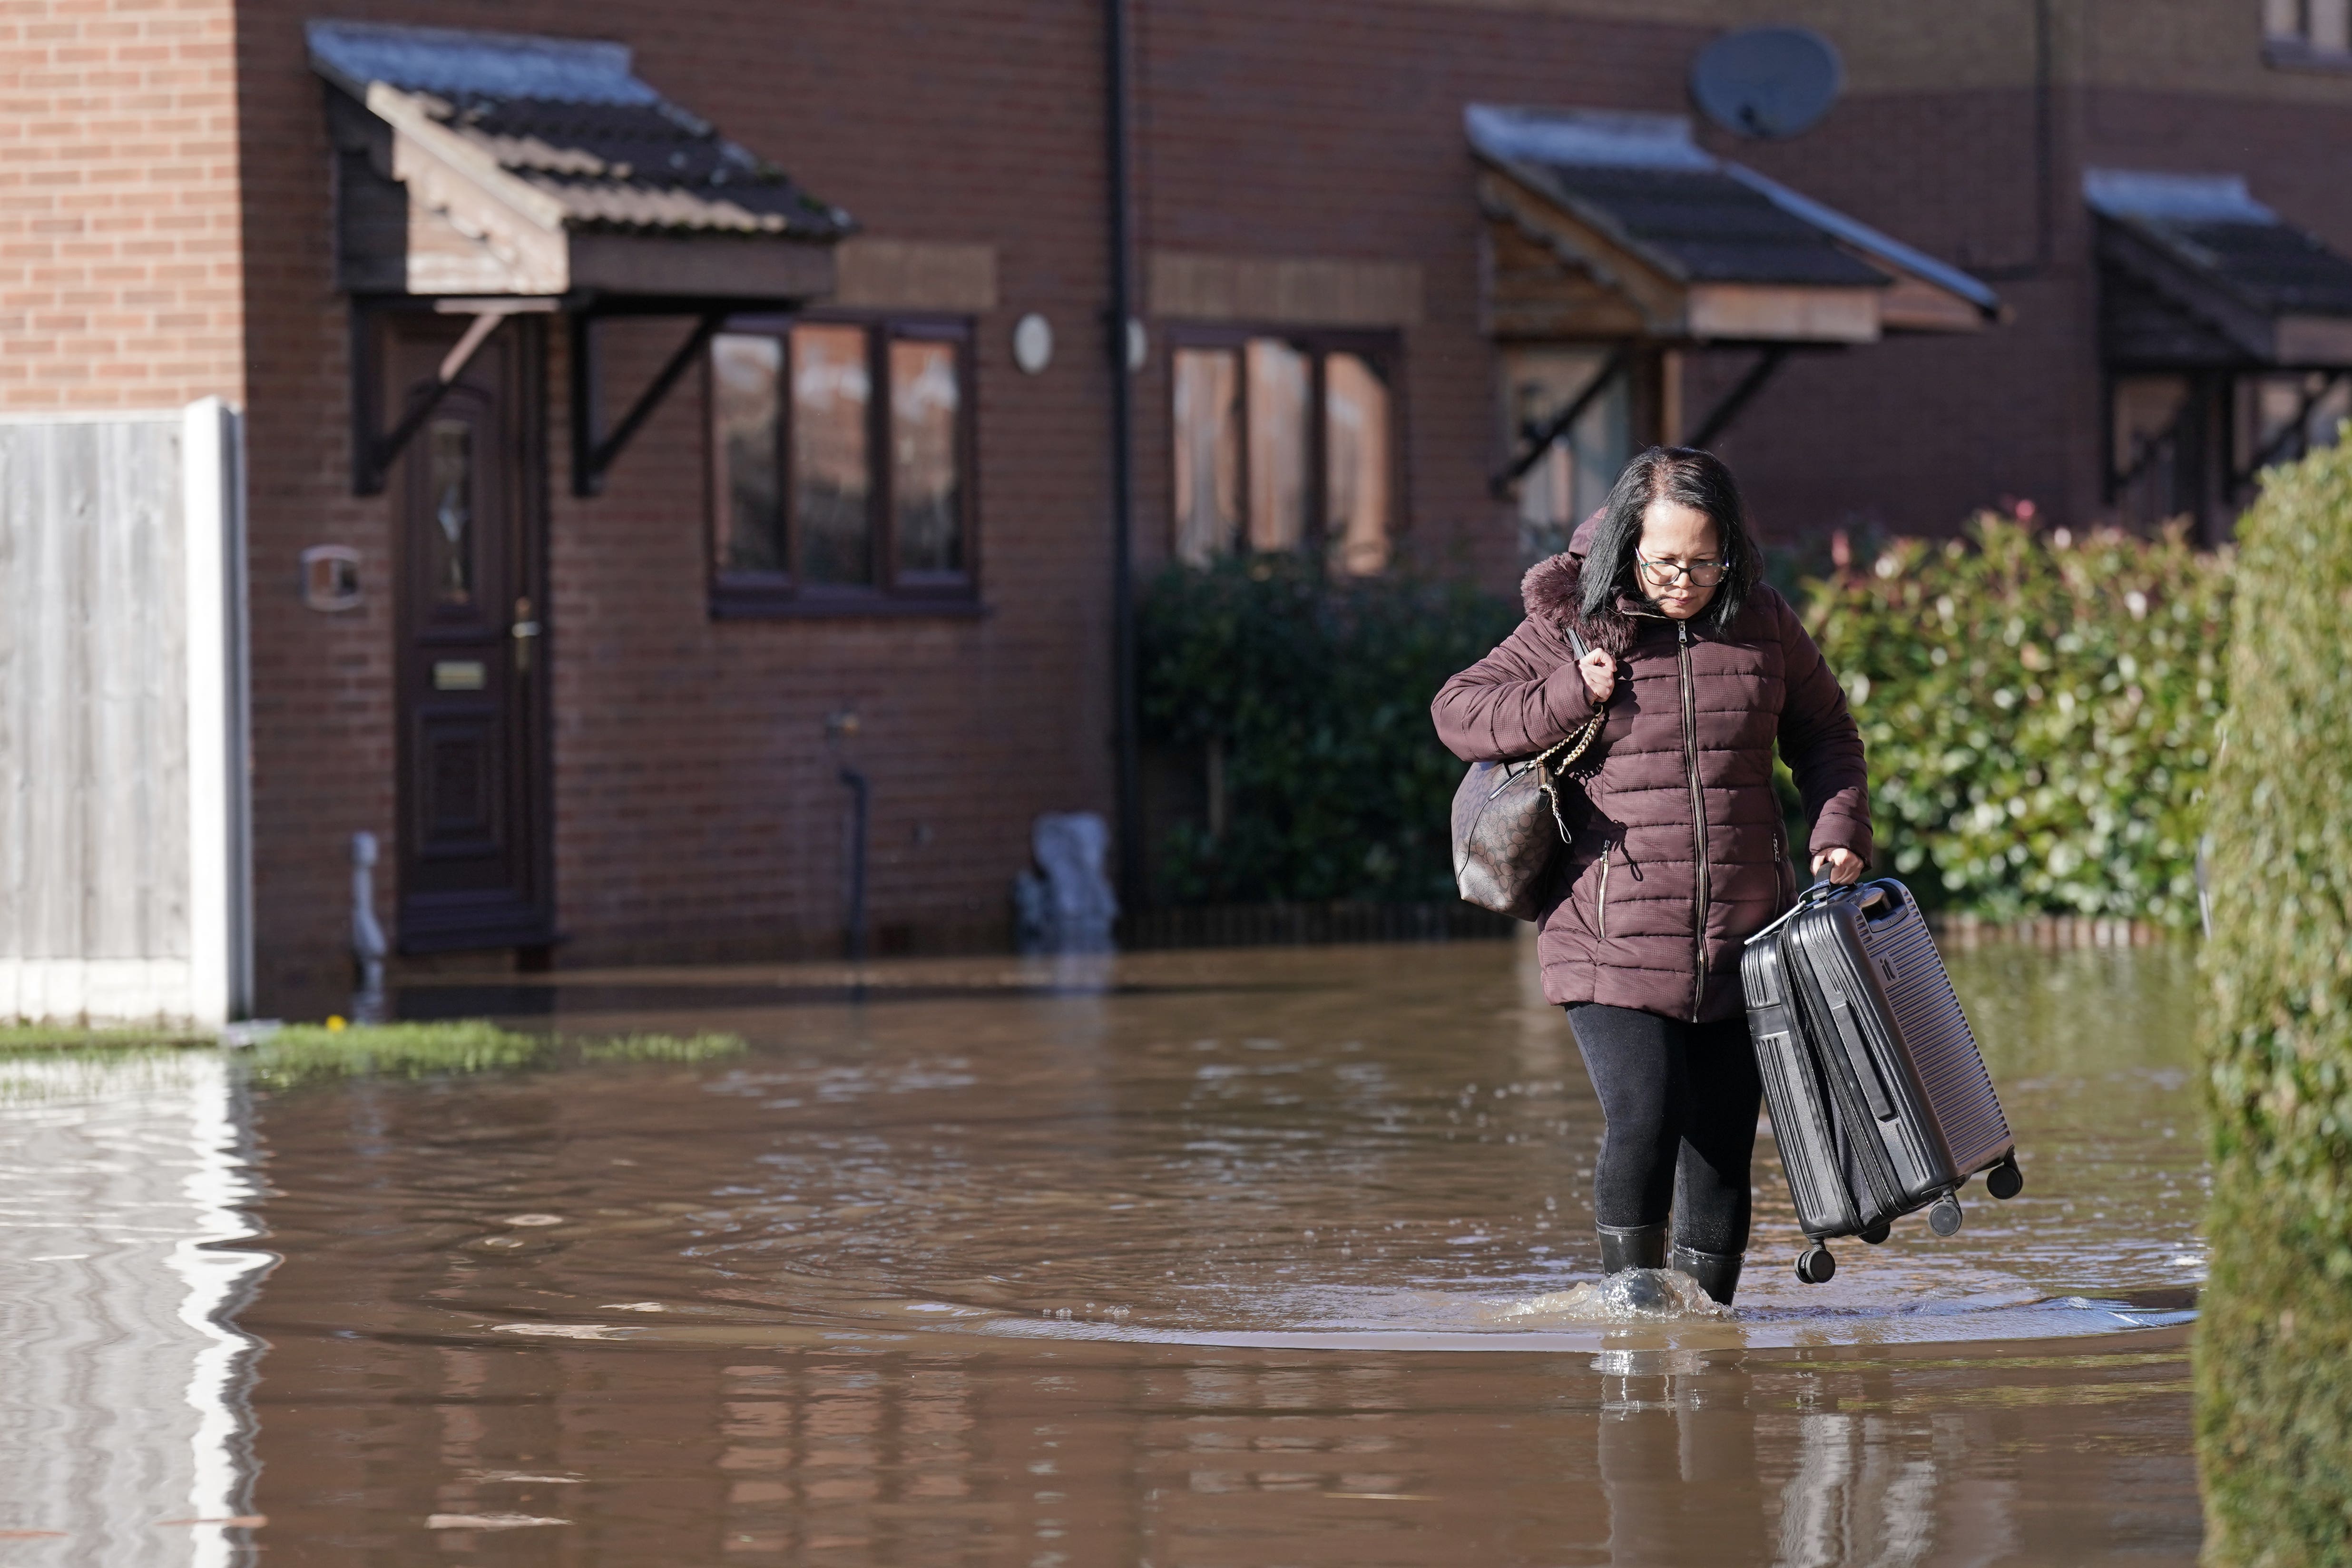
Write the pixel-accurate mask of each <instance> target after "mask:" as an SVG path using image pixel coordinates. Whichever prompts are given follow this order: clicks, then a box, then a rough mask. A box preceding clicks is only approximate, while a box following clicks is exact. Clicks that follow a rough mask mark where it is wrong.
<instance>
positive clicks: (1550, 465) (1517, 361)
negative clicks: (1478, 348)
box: [1503, 348, 1633, 565]
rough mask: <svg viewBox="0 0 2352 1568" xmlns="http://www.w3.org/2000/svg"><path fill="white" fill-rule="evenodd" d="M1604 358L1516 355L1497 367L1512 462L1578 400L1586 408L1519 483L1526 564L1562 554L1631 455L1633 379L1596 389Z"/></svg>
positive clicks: (1558, 352)
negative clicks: (1571, 537) (1589, 394)
mask: <svg viewBox="0 0 2352 1568" xmlns="http://www.w3.org/2000/svg"><path fill="white" fill-rule="evenodd" d="M1609 361H1610V355H1609V353H1608V352H1607V351H1606V350H1604V349H1599V348H1542V349H1520V350H1517V351H1514V352H1512V353H1508V354H1507V356H1506V357H1505V359H1504V362H1503V411H1504V416H1505V417H1504V432H1503V435H1504V450H1505V451H1507V452H1508V453H1509V454H1510V455H1511V457H1512V459H1513V460H1514V461H1516V460H1517V458H1518V457H1519V456H1520V455H1521V454H1522V453H1525V452H1527V451H1528V449H1529V448H1530V447H1532V446H1533V445H1534V443H1535V442H1537V441H1538V440H1540V439H1541V438H1542V437H1543V436H1544V434H1545V432H1547V431H1549V429H1550V428H1551V427H1552V426H1553V425H1555V424H1557V423H1558V422H1559V416H1561V415H1562V414H1564V413H1566V412H1567V411H1568V409H1569V407H1570V405H1572V404H1574V403H1575V402H1576V401H1577V400H1578V399H1579V398H1580V397H1584V395H1585V394H1586V392H1587V391H1591V392H1592V395H1591V397H1590V398H1587V399H1586V400H1585V405H1584V410H1583V412H1582V413H1580V414H1579V415H1578V416H1576V419H1575V422H1574V423H1573V424H1571V425H1570V426H1569V427H1568V430H1567V432H1566V433H1565V434H1563V435H1562V436H1560V437H1559V439H1558V440H1555V441H1553V442H1552V443H1551V444H1550V445H1549V446H1548V447H1545V448H1544V450H1543V453H1542V455H1541V456H1540V457H1538V458H1536V460H1535V463H1534V466H1533V467H1531V468H1528V471H1527V472H1526V473H1525V474H1523V475H1521V476H1520V478H1519V482H1518V510H1519V557H1520V559H1521V561H1522V562H1523V563H1526V564H1528V565H1533V564H1534V563H1537V562H1538V561H1541V560H1543V559H1544V558H1545V557H1547V556H1550V555H1557V554H1559V552H1561V551H1563V550H1566V549H1567V548H1568V542H1569V539H1570V536H1571V535H1573V534H1574V533H1575V532H1576V528H1577V524H1579V523H1580V522H1582V521H1584V520H1585V519H1586V518H1588V517H1590V516H1591V515H1592V513H1593V512H1594V511H1595V510H1599V508H1600V507H1601V503H1602V502H1604V501H1606V500H1608V499H1609V488H1610V487H1611V486H1612V485H1613V484H1615V483H1616V482H1617V474H1618V470H1619V469H1621V468H1624V466H1625V464H1626V461H1627V460H1628V459H1629V458H1632V457H1633V386H1632V382H1631V378H1630V377H1628V376H1627V375H1626V374H1624V373H1623V372H1622V371H1620V372H1619V373H1618V374H1615V375H1614V376H1612V378H1611V380H1610V382H1609V383H1608V384H1606V385H1603V386H1601V387H1599V388H1597V389H1595V388H1594V386H1593V381H1594V378H1595V377H1597V376H1600V375H1602V374H1606V373H1607V372H1608V369H1609Z"/></svg>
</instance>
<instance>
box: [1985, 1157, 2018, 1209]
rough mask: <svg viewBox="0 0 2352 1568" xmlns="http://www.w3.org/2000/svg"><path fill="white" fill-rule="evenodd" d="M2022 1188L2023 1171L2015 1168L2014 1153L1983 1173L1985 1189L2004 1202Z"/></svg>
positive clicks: (2015, 1158) (2015, 1159)
mask: <svg viewBox="0 0 2352 1568" xmlns="http://www.w3.org/2000/svg"><path fill="white" fill-rule="evenodd" d="M2024 1190H2025V1173H2024V1172H2022V1171H2021V1170H2019V1169H2018V1168H2017V1156H2016V1155H2014V1154H2011V1155H2010V1156H2009V1158H2007V1159H2005V1160H2003V1161H2002V1162H2001V1163H2000V1164H1998V1165H1995V1166H1994V1167H1993V1168H1992V1169H1991V1170H1990V1171H1987V1172H1986V1173H1985V1191H1987V1192H1989V1193H1990V1194H1992V1195H1993V1196H1995V1197H1997V1198H2000V1199H2001V1200H2002V1201H2004V1202H2006V1201H2007V1200H2009V1199H2011V1198H2013V1197H2015V1196H2016V1195H2017V1194H2020V1193H2021V1192H2023V1191H2024Z"/></svg>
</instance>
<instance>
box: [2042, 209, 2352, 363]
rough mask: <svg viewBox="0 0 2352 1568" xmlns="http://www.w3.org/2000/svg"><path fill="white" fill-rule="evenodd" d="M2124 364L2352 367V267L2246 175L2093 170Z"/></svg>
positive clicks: (2106, 336)
mask: <svg viewBox="0 0 2352 1568" xmlns="http://www.w3.org/2000/svg"><path fill="white" fill-rule="evenodd" d="M2083 195H2084V201H2085V202H2086V203H2087V204H2088V205H2089V206H2090V208H2091V211H2092V213H2093V214H2094V215H2095V217H2096V220H2097V223H2098V231H2099V232H2098V256H2099V283H2100V306H2101V309H2100V321H2099V326H2100V336H2101V347H2102V349H2103V351H2104V353H2105V358H2106V360H2107V363H2110V364H2114V365H2160V366H2166V367H2174V366H2187V365H2210V366H2213V367H2216V368H2221V367H2229V368H2235V369H2241V370H2252V369H2256V368H2278V369H2304V368H2309V369H2331V368H2336V367H2342V366H2347V365H2352V260H2347V259H2346V258H2344V257H2341V256H2339V255H2337V254H2336V252H2335V251H2332V250H2330V249H2328V248H2327V247H2326V245H2325V244H2324V243H2322V242H2321V241H2320V240H2319V239H2318V238H2317V237H2315V236H2313V235H2310V234H2307V233H2305V231H2304V230H2302V229H2299V228H2297V227H2295V226H2294V225H2292V224H2290V223H2287V222H2286V221H2285V220H2284V219H2283V218H2281V217H2280V216H2279V215H2278V214H2276V213H2274V212H2273V211H2272V210H2271V209H2270V208H2269V207H2266V206H2264V205H2263V204H2262V203H2260V202H2258V201H2256V200H2254V198H2253V196H2252V195H2251V194H2250V193H2249V192H2248V191H2247V189H2246V182H2245V180H2244V179H2243V178H2242V177H2241V176H2239V175H2235V174H2158V173H2149V172H2143V171H2137V170H2125V169H2086V170H2084V174H2083Z"/></svg>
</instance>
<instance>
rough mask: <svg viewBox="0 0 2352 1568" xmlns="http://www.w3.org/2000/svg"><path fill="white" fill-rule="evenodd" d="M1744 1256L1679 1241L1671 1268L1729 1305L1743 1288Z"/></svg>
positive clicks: (1717, 1299) (1670, 1262) (1711, 1295)
mask: <svg viewBox="0 0 2352 1568" xmlns="http://www.w3.org/2000/svg"><path fill="white" fill-rule="evenodd" d="M1744 1256H1745V1254H1742V1253H1738V1252H1701V1251H1700V1250H1699V1249H1698V1248H1697V1247H1684V1246H1682V1245H1681V1244H1679V1243H1677V1244H1676V1245H1675V1249H1674V1255H1673V1258H1672V1259H1671V1260H1670V1261H1669V1263H1668V1265H1667V1267H1669V1268H1672V1269H1673V1270H1674V1271H1675V1273H1677V1274H1687V1275H1689V1276H1690V1277H1691V1278H1692V1279H1695V1280H1696V1281H1697V1282H1698V1288H1699V1289H1702V1290H1704V1291H1706V1293H1707V1294H1708V1295H1709V1296H1710V1297H1712V1298H1714V1300H1715V1301H1716V1302H1717V1305H1719V1306H1725V1307H1728V1306H1730V1305H1731V1298H1732V1297H1733V1295H1734V1294H1736V1293H1737V1292H1738V1289H1739V1264H1740V1259H1741V1258H1743V1257H1744Z"/></svg>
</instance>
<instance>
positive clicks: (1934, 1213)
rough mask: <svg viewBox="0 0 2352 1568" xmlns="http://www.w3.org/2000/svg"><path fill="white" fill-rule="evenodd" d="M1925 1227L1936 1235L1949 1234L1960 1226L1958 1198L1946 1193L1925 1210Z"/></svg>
mask: <svg viewBox="0 0 2352 1568" xmlns="http://www.w3.org/2000/svg"><path fill="white" fill-rule="evenodd" d="M1927 1228H1928V1229H1929V1230H1932V1231H1934V1232H1935V1233H1936V1234H1937V1236H1950V1235H1953V1234H1954V1233H1956V1232H1957V1231H1958V1229H1959V1228H1960V1200H1959V1199H1958V1198H1956V1197H1954V1196H1952V1194H1949V1193H1946V1194H1944V1195H1943V1196H1942V1197H1940V1198H1937V1200H1936V1206H1935V1207H1934V1208H1931V1209H1929V1210H1928V1211H1927Z"/></svg>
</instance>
